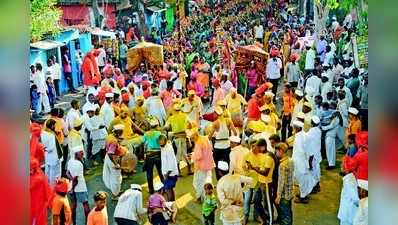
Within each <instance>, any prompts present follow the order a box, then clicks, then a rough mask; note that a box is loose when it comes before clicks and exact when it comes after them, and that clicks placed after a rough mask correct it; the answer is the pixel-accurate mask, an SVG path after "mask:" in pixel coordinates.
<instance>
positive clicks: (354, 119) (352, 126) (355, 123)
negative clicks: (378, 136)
mask: <svg viewBox="0 0 398 225" xmlns="http://www.w3.org/2000/svg"><path fill="white" fill-rule="evenodd" d="M358 112H359V111H358V109H356V108H353V107H350V108H348V121H349V122H348V127H347V130H346V136H347V137H348V135H350V134H357V133H358V132H360V131H361V130H362V123H361V120H360V119H359V117H358Z"/></svg>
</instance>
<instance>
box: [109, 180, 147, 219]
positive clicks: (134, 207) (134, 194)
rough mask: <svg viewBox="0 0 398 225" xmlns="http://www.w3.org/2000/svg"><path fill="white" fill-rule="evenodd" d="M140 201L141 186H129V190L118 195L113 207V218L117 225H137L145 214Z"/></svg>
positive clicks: (141, 199) (145, 210)
mask: <svg viewBox="0 0 398 225" xmlns="http://www.w3.org/2000/svg"><path fill="white" fill-rule="evenodd" d="M142 201H143V197H142V188H141V185H138V184H131V186H130V188H129V189H127V190H126V191H125V192H124V193H123V194H122V195H120V197H119V200H118V202H117V205H116V207H115V213H114V218H115V221H116V223H117V225H128V224H130V225H138V222H139V221H140V220H141V219H143V218H144V214H145V213H146V212H147V209H146V208H144V207H143V203H142Z"/></svg>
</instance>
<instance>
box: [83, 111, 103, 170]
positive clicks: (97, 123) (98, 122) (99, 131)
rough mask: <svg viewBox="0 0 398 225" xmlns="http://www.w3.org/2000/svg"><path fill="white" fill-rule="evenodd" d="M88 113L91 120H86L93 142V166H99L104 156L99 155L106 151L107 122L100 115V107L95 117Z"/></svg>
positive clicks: (95, 112)
mask: <svg viewBox="0 0 398 225" xmlns="http://www.w3.org/2000/svg"><path fill="white" fill-rule="evenodd" d="M93 109H94V108H92V109H89V111H87V113H88V115H89V118H86V121H85V127H86V129H87V130H88V131H89V133H90V141H91V146H90V147H91V155H92V157H93V164H94V165H95V166H96V165H98V161H101V160H102V158H103V155H101V154H99V153H100V151H101V150H104V149H105V138H106V137H107V136H108V133H107V131H106V129H105V122H104V119H103V117H102V116H100V115H99V111H100V109H99V107H98V108H95V109H94V115H91V111H92V110H93Z"/></svg>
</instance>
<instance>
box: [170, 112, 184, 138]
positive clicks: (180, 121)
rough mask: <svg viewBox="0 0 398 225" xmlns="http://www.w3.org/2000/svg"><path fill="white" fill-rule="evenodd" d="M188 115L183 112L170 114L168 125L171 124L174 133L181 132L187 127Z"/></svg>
mask: <svg viewBox="0 0 398 225" xmlns="http://www.w3.org/2000/svg"><path fill="white" fill-rule="evenodd" d="M187 125H188V116H187V114H185V113H183V112H178V113H176V114H174V115H172V116H170V117H169V118H168V119H167V121H166V127H168V126H171V131H172V132H173V133H181V132H184V131H185V130H186V129H187Z"/></svg>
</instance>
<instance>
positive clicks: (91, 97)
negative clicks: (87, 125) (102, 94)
mask: <svg viewBox="0 0 398 225" xmlns="http://www.w3.org/2000/svg"><path fill="white" fill-rule="evenodd" d="M97 93H98V92H97V90H95V89H89V90H88V92H87V96H86V103H85V104H84V105H83V107H82V112H83V116H86V113H87V109H89V108H92V107H97V106H98V107H99V105H98V104H97V102H96V101H97V97H96V96H97Z"/></svg>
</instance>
